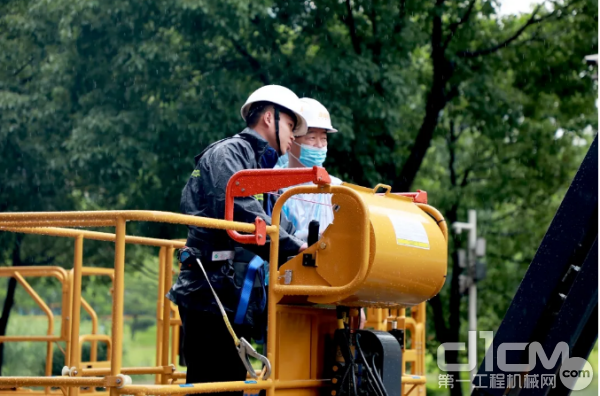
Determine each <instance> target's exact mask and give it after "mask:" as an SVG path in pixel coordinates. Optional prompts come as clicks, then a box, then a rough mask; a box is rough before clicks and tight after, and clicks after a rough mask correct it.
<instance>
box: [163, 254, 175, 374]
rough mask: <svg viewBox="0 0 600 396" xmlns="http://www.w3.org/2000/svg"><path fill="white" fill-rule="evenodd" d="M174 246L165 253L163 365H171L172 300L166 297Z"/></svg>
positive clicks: (171, 271) (169, 286) (171, 275)
mask: <svg viewBox="0 0 600 396" xmlns="http://www.w3.org/2000/svg"><path fill="white" fill-rule="evenodd" d="M173 251H174V249H173V247H168V248H167V250H166V252H165V254H166V257H165V268H164V275H163V289H162V290H163V295H162V297H163V313H162V352H161V357H162V366H168V365H169V344H170V343H169V339H170V335H171V331H170V330H171V301H170V300H169V299H168V298H167V297H166V295H167V293H168V292H169V289H170V288H171V283H173ZM161 381H162V383H163V384H166V383H167V376H164V375H163V376H161Z"/></svg>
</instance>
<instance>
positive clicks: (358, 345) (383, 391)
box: [356, 334, 388, 396]
mask: <svg viewBox="0 0 600 396" xmlns="http://www.w3.org/2000/svg"><path fill="white" fill-rule="evenodd" d="M359 338H360V334H357V335H356V350H357V351H358V353H359V354H360V357H361V359H362V361H363V362H364V364H365V367H366V369H367V374H368V375H370V376H371V378H372V379H373V381H375V384H376V385H377V391H378V392H377V393H378V394H380V395H383V396H388V393H387V391H386V389H385V386H383V383H382V384H379V382H378V381H377V378H376V377H375V374H373V371H372V370H371V366H369V362H368V361H367V358H366V357H365V354H364V353H363V350H362V348H361V347H360V342H359V341H358V340H359ZM380 385H381V387H380Z"/></svg>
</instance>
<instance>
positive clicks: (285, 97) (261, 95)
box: [240, 85, 308, 136]
mask: <svg viewBox="0 0 600 396" xmlns="http://www.w3.org/2000/svg"><path fill="white" fill-rule="evenodd" d="M256 102H271V103H274V104H277V105H279V106H281V107H284V108H286V109H288V110H289V111H291V112H292V113H294V114H295V115H296V126H295V127H294V136H304V135H306V131H307V129H308V127H307V126H306V119H305V118H304V117H303V116H302V113H301V111H300V109H301V107H302V104H301V103H300V99H298V96H296V94H295V93H293V92H292V91H291V90H289V89H288V88H286V87H282V86H281V85H265V86H264V87H261V88H259V89H257V90H256V91H254V92H252V94H251V95H250V96H249V97H248V100H246V103H244V105H243V106H242V109H241V110H240V112H241V114H242V118H243V119H244V121H245V120H246V116H247V115H248V111H249V110H250V107H251V106H252V104H253V103H256Z"/></svg>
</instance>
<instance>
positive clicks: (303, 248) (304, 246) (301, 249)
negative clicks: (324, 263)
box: [298, 242, 308, 253]
mask: <svg viewBox="0 0 600 396" xmlns="http://www.w3.org/2000/svg"><path fill="white" fill-rule="evenodd" d="M307 247H308V244H307V243H306V242H304V243H303V244H302V246H300V249H298V253H300V252H302V251H303V250H306V248H307Z"/></svg>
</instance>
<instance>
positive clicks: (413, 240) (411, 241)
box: [388, 214, 429, 249]
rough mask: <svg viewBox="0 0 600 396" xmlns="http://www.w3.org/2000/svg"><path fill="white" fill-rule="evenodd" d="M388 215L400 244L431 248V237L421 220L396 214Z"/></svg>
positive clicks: (397, 241)
mask: <svg viewBox="0 0 600 396" xmlns="http://www.w3.org/2000/svg"><path fill="white" fill-rule="evenodd" d="M388 217H389V219H390V221H391V222H392V226H394V232H395V233H396V243H397V244H398V245H403V246H410V247H414V248H419V249H429V237H428V236H427V232H426V231H425V227H423V224H422V223H421V222H420V221H417V220H414V219H410V218H407V217H405V216H399V215H394V214H388Z"/></svg>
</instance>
